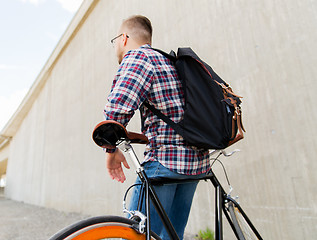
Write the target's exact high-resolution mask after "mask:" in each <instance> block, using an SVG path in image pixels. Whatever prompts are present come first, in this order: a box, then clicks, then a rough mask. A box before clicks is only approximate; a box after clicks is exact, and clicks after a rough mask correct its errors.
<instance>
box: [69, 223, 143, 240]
mask: <svg viewBox="0 0 317 240" xmlns="http://www.w3.org/2000/svg"><path fill="white" fill-rule="evenodd" d="M77 234H78V235H77V236H76V233H75V234H74V235H75V236H76V237H74V238H71V239H73V240H87V239H89V240H98V239H104V238H125V239H129V240H144V239H145V235H144V234H140V233H137V232H136V231H135V230H133V229H132V228H129V227H124V226H102V227H97V228H91V229H89V230H87V231H85V232H82V233H80V232H77Z"/></svg>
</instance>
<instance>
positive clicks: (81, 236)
mask: <svg viewBox="0 0 317 240" xmlns="http://www.w3.org/2000/svg"><path fill="white" fill-rule="evenodd" d="M135 226H138V223H137V222H136V221H133V220H131V219H128V218H124V217H119V216H99V217H92V218H88V219H85V220H82V221H79V222H77V223H74V224H72V225H70V226H68V227H66V228H64V229H62V230H60V231H59V232H57V233H56V234H54V235H53V236H52V237H51V238H50V239H49V240H88V239H89V240H100V239H128V240H145V239H146V235H145V234H144V233H143V234H141V233H138V232H137V231H136V230H135ZM151 239H153V240H161V238H160V237H158V236H157V235H156V234H155V233H154V232H151Z"/></svg>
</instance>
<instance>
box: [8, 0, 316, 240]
mask: <svg viewBox="0 0 317 240" xmlns="http://www.w3.org/2000/svg"><path fill="white" fill-rule="evenodd" d="M132 14H144V15H146V16H148V17H149V18H150V19H151V20H152V23H153V27H154V41H153V46H155V47H158V48H161V49H164V50H167V51H168V50H170V49H176V48H177V47H178V46H191V47H192V48H193V49H194V50H195V51H196V52H197V53H198V55H200V56H201V58H202V59H204V60H205V61H206V62H208V63H209V64H211V65H212V66H213V68H214V70H215V71H216V72H217V73H219V75H220V76H222V77H223V78H224V79H225V80H227V81H228V82H229V83H230V84H231V85H232V87H233V89H234V90H235V92H236V93H238V94H240V95H242V96H243V97H244V101H243V118H244V125H245V127H246V130H247V133H246V137H245V140H243V141H241V142H239V143H237V144H236V145H235V146H234V147H233V148H240V149H241V150H242V152H240V153H237V154H236V155H235V156H234V157H232V158H229V159H223V163H224V165H225V166H226V168H227V172H228V174H229V177H230V180H231V183H232V185H233V187H234V192H233V195H239V196H240V203H241V205H242V206H243V207H244V209H245V210H246V212H247V213H248V215H249V216H250V218H251V219H252V220H253V222H254V223H255V225H256V226H257V227H258V229H259V231H260V232H261V233H262V235H263V238H264V239H312V238H314V237H315V236H316V235H317V229H316V226H317V205H316V202H315V201H314V200H316V199H317V194H316V192H317V191H316V190H317V189H316V188H317V187H316V183H317V181H316V180H317V179H316V178H317V175H316V170H317V163H316V161H315V159H314V158H315V156H316V149H317V148H316V147H317V141H316V136H317V129H316V127H315V126H316V125H315V121H316V119H317V113H316V111H314V109H315V103H316V102H317V99H316V94H314V92H315V90H316V89H317V84H316V81H315V76H316V75H317V69H316V67H315V64H316V62H317V61H316V60H317V54H316V53H317V52H316V50H317V47H316V40H317V39H316V38H317V32H316V30H315V29H316V24H317V17H316V16H317V2H315V1H309V0H302V1H295V0H288V1H279V2H276V1H273V0H266V1H246V0H244V1H243V0H239V1H215V0H200V1H196V0H174V1H169V0H160V1H149V0H142V1H137V0H129V1H128V0H100V1H85V2H84V4H83V6H82V8H81V9H80V11H79V12H78V14H77V16H76V17H75V18H74V20H73V22H72V23H71V25H70V27H69V29H68V30H67V32H66V33H65V35H64V37H63V38H62V39H61V42H60V43H59V45H58V46H57V49H56V50H55V51H54V52H53V54H52V56H51V58H50V59H49V60H48V63H47V64H46V67H44V69H43V71H42V73H41V74H40V77H39V78H38V79H37V80H36V83H35V86H34V88H35V87H36V86H37V85H39V86H41V87H38V88H36V89H37V95H36V97H34V101H33V102H32V104H29V110H28V111H27V112H26V113H25V115H23V119H22V120H21V124H20V125H17V124H15V119H13V120H12V121H11V123H10V124H9V125H8V126H7V129H4V133H6V132H10V131H9V130H10V126H15V128H14V129H15V131H11V132H13V133H12V134H11V135H12V137H13V138H12V140H11V143H10V154H9V162H8V171H7V188H6V192H5V194H6V196H7V197H9V198H12V199H15V200H18V201H24V202H28V203H32V204H36V205H41V206H45V207H52V208H57V209H60V210H65V211H76V212H83V213H87V214H93V215H100V214H121V201H122V194H123V192H124V190H125V189H126V187H127V186H128V185H129V184H130V183H132V182H133V181H134V178H135V177H134V174H133V171H130V172H127V174H128V181H127V183H125V184H119V183H116V182H113V181H111V180H110V179H109V177H108V176H107V173H106V170H105V166H104V154H103V152H102V151H101V150H100V149H98V148H97V147H96V145H94V143H93V142H92V140H91V132H92V129H93V127H94V125H95V124H96V123H97V122H99V121H100V120H102V109H103V106H104V104H105V102H106V96H107V94H108V93H109V90H110V86H111V81H112V78H113V76H114V74H115V72H116V69H117V63H116V59H115V57H114V51H113V49H112V47H111V45H110V42H109V40H110V39H111V38H113V37H114V36H116V34H117V29H118V27H119V25H120V23H121V20H122V19H124V18H126V17H127V16H130V15H132ZM34 92H35V91H34ZM32 96H35V95H32ZM32 96H29V97H30V98H31V97H32ZM22 107H23V106H22ZM22 109H23V108H22ZM21 111H22V110H21ZM202 111H203V107H202ZM138 120H139V119H138V117H136V118H134V119H133V121H132V122H131V124H130V125H129V129H130V130H135V131H139V123H138ZM5 135H7V136H8V135H10V134H5ZM233 148H232V149H233ZM138 152H139V153H141V152H142V149H140V148H139V150H138ZM140 156H142V154H140ZM214 169H215V172H216V174H217V175H219V179H220V180H221V182H223V184H224V187H225V188H226V189H228V187H227V185H226V184H225V179H224V174H223V171H222V169H221V167H220V165H219V164H215V168H214ZM210 187H211V186H210V185H208V184H207V183H201V184H200V186H199V189H198V192H197V194H196V197H195V199H194V206H193V209H192V210H193V211H192V214H191V216H190V221H189V226H188V228H187V231H188V232H192V233H195V232H197V231H198V230H199V229H205V227H206V226H210V227H211V228H213V224H214V223H213V220H212V219H213V217H214V213H213V210H212V209H213V204H214V203H213V195H214V194H213V190H212V189H210ZM208 211H211V213H210V214H206V212H208ZM225 234H226V238H225V239H232V235H231V233H230V232H229V231H225Z"/></svg>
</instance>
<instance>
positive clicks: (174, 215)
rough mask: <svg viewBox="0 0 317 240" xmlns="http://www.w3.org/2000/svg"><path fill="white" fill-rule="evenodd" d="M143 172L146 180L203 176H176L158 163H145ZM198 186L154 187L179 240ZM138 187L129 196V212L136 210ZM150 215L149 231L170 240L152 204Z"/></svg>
mask: <svg viewBox="0 0 317 240" xmlns="http://www.w3.org/2000/svg"><path fill="white" fill-rule="evenodd" d="M143 167H144V170H145V173H146V175H147V176H148V178H155V177H167V178H175V179H186V178H200V177H202V176H203V175H205V174H201V175H195V176H187V175H183V174H178V173H175V172H172V171H170V170H169V169H167V168H165V167H164V166H162V165H161V164H160V163H159V162H157V161H153V162H146V163H145V164H144V165H143ZM139 183H141V181H140V179H139V178H137V180H136V184H139ZM197 184H198V180H197V181H195V182H189V183H178V184H167V185H159V186H154V190H155V192H156V194H157V196H158V198H159V199H160V202H161V203H162V206H163V207H164V209H165V211H166V213H167V215H168V217H169V218H170V220H171V222H172V224H173V226H174V228H175V230H176V232H177V235H178V236H179V238H180V239H183V236H184V231H185V227H186V224H187V220H188V216H189V212H190V208H191V205H192V200H193V197H194V193H195V190H196V187H197ZM139 193H140V186H137V187H135V188H134V191H133V193H132V196H131V203H130V207H129V209H130V210H137V204H138V200H139ZM144 202H145V200H143V206H142V209H141V212H142V213H145V207H144ZM150 214H151V230H152V231H153V232H155V233H156V234H158V235H159V236H160V237H161V238H162V239H163V240H167V239H170V238H169V236H168V234H167V232H166V230H165V228H164V227H163V223H162V222H161V219H160V217H159V215H158V214H157V213H156V210H155V208H154V206H153V204H150Z"/></svg>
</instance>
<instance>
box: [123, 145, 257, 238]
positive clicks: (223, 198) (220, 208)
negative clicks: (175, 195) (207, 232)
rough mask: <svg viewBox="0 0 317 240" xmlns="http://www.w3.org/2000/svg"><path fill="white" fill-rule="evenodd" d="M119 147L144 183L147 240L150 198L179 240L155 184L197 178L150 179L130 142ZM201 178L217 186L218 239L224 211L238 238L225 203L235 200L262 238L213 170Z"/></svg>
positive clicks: (172, 236) (216, 216)
mask: <svg viewBox="0 0 317 240" xmlns="http://www.w3.org/2000/svg"><path fill="white" fill-rule="evenodd" d="M118 147H119V148H120V149H121V150H123V151H124V152H127V153H128V154H129V156H130V158H131V160H132V162H133V163H134V165H135V167H136V172H137V174H138V176H139V177H140V179H141V182H142V183H143V184H144V192H145V211H146V217H147V219H146V226H145V232H146V239H147V240H150V239H151V236H150V232H151V228H150V199H151V200H152V203H153V205H154V207H155V209H156V211H157V213H158V215H159V216H160V218H161V221H162V223H163V225H164V227H165V229H166V231H167V233H168V234H169V236H170V238H171V239H173V240H179V237H178V236H177V233H176V231H175V229H174V227H173V225H172V223H171V221H170V219H169V218H168V216H167V214H166V212H165V210H164V208H163V206H162V204H161V202H160V200H159V198H158V196H157V195H156V193H155V190H154V188H153V186H154V185H156V184H163V183H164V184H169V183H185V182H190V181H197V179H187V180H184V179H182V180H175V179H164V181H162V180H153V179H149V178H148V177H147V175H146V173H145V171H144V169H143V167H142V166H141V164H140V162H139V160H138V157H137V155H136V153H135V152H134V150H133V148H132V146H131V145H130V143H129V142H126V141H124V142H122V143H121V144H120V145H119V146H118ZM199 180H210V181H211V183H212V184H213V186H214V188H215V209H216V212H215V220H216V221H215V237H216V240H223V221H222V212H224V213H225V216H226V218H227V220H228V222H229V224H230V226H231V228H232V229H233V231H234V234H235V236H236V237H237V239H238V235H237V233H236V230H235V228H234V227H233V223H232V221H231V218H230V216H229V215H228V213H227V212H226V211H224V208H225V204H226V203H228V202H233V203H234V204H235V205H236V206H237V207H238V209H239V211H240V212H241V214H242V215H243V216H244V217H245V219H246V221H247V223H248V224H249V226H250V227H251V229H252V230H253V232H254V233H255V234H256V235H257V237H258V238H259V239H262V238H261V236H260V234H259V233H258V232H257V230H256V229H255V227H254V226H253V224H252V223H251V221H250V220H249V218H248V217H247V215H246V214H245V213H244V211H243V210H242V208H241V207H240V206H239V204H238V203H237V202H236V201H235V200H234V199H232V198H231V197H230V196H228V195H227V193H226V192H225V191H224V189H223V188H222V186H221V184H220V182H219V181H218V179H217V178H216V176H215V175H214V173H213V172H212V171H211V172H210V174H208V175H206V176H205V177H203V178H201V179H199Z"/></svg>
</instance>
